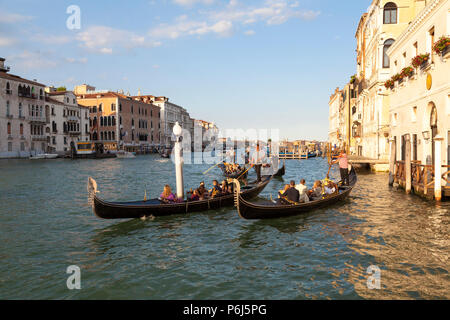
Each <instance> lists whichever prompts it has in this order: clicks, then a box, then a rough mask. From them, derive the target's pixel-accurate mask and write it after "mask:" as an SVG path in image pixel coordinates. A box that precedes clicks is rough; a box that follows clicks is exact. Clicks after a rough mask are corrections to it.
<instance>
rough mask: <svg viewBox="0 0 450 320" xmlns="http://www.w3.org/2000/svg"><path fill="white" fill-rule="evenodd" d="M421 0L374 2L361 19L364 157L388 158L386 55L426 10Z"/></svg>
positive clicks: (360, 105)
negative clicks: (385, 87)
mask: <svg viewBox="0 0 450 320" xmlns="http://www.w3.org/2000/svg"><path fill="white" fill-rule="evenodd" d="M425 3H426V1H422V0H396V1H388V0H374V1H373V2H372V4H371V6H370V7H369V9H368V11H367V13H364V14H363V15H362V17H361V19H360V22H359V25H358V28H357V31H356V35H355V37H356V42H357V83H358V96H357V100H356V105H355V109H356V110H357V112H361V121H360V126H361V128H360V129H361V137H360V138H359V139H360V142H359V143H358V146H357V148H358V149H359V150H360V152H361V154H362V155H363V156H366V157H369V158H373V159H388V156H389V143H388V137H389V133H390V119H389V96H387V95H385V94H383V93H382V92H383V91H384V82H385V81H386V80H388V79H389V77H390V67H391V63H393V62H392V61H391V60H390V59H389V56H388V54H387V51H388V49H389V48H390V46H392V45H393V43H394V42H395V41H396V40H397V38H398V37H399V36H400V34H401V33H402V32H403V31H404V30H405V29H406V28H407V27H408V25H409V23H410V22H411V21H412V20H413V19H414V18H415V17H416V15H417V14H418V13H419V12H420V11H421V10H422V9H423V8H424V6H425Z"/></svg>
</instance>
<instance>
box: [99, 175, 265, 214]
mask: <svg viewBox="0 0 450 320" xmlns="http://www.w3.org/2000/svg"><path fill="white" fill-rule="evenodd" d="M270 180H271V177H265V179H264V180H263V182H261V183H259V184H257V185H255V186H253V187H249V188H248V189H245V190H244V191H243V192H242V197H243V198H244V199H247V200H248V199H252V198H255V197H256V196H258V194H259V193H261V191H263V190H264V188H265V187H266V186H267V184H268V183H269V182H270ZM95 193H96V192H94V196H93V210H94V213H95V215H96V216H97V217H99V218H102V219H137V218H142V217H147V216H154V217H159V216H168V215H174V214H187V213H192V212H202V211H208V210H215V209H219V208H222V207H231V206H233V205H234V195H233V194H230V195H226V196H222V197H218V198H214V199H209V200H201V201H192V202H186V201H185V202H181V203H173V204H162V203H160V202H159V201H158V200H156V199H155V200H149V201H136V202H108V201H105V200H102V199H100V198H98V197H97V195H96V194H95Z"/></svg>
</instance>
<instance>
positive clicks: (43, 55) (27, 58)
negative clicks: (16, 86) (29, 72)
mask: <svg viewBox="0 0 450 320" xmlns="http://www.w3.org/2000/svg"><path fill="white" fill-rule="evenodd" d="M52 56H53V54H52V53H51V52H43V51H40V50H35V51H30V50H24V51H22V52H21V53H18V54H15V55H11V56H10V57H8V60H10V61H11V63H12V64H14V65H16V66H20V68H22V69H45V68H54V67H56V66H57V65H58V64H59V61H58V60H57V59H54V58H52Z"/></svg>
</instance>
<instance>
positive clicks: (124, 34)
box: [76, 26, 161, 54]
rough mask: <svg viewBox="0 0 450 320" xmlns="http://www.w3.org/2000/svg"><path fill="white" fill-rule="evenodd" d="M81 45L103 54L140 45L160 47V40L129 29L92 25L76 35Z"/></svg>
mask: <svg viewBox="0 0 450 320" xmlns="http://www.w3.org/2000/svg"><path fill="white" fill-rule="evenodd" d="M76 40H77V41H79V42H80V46H81V47H83V48H85V49H87V50H89V51H92V52H97V53H101V54H112V53H113V51H114V50H115V49H133V48H138V47H158V46H160V45H161V42H159V41H153V40H151V39H147V38H146V37H145V36H141V35H138V34H136V33H134V32H131V31H127V30H120V29H114V28H111V27H107V26H91V27H88V28H87V29H86V31H82V32H80V33H78V34H77V35H76Z"/></svg>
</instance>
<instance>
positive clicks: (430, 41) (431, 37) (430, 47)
mask: <svg viewBox="0 0 450 320" xmlns="http://www.w3.org/2000/svg"><path fill="white" fill-rule="evenodd" d="M433 46H434V27H433V28H431V29H430V30H429V31H428V35H427V52H428V53H429V54H430V56H431V62H434V54H433V53H434V50H433Z"/></svg>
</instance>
